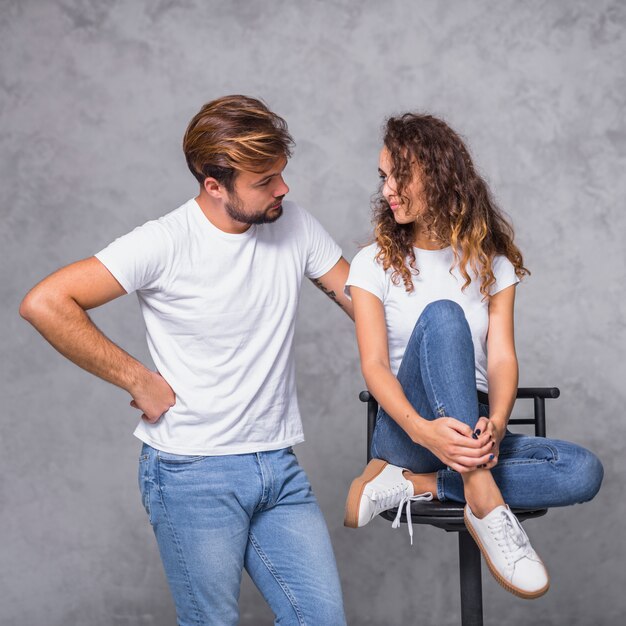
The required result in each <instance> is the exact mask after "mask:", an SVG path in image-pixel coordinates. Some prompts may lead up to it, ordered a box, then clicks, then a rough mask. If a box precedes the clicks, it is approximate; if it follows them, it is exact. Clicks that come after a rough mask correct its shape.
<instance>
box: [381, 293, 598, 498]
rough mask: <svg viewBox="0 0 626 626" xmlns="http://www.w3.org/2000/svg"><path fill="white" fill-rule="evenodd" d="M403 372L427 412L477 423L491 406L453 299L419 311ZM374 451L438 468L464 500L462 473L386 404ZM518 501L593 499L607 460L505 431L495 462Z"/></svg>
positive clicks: (505, 492)
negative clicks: (482, 397) (481, 397)
mask: <svg viewBox="0 0 626 626" xmlns="http://www.w3.org/2000/svg"><path fill="white" fill-rule="evenodd" d="M398 380H399V381H400V384H401V385H402V388H403V390H404V393H405V394H406V396H407V398H408V400H409V402H410V403H411V404H412V405H413V407H414V408H415V410H416V411H417V412H418V413H419V414H420V415H421V416H422V417H424V418H425V419H427V420H434V419H437V418H438V417H444V416H447V417H454V418H456V419H458V420H460V421H462V422H464V423H466V424H468V425H469V426H471V427H472V428H474V426H475V424H476V422H477V421H478V418H479V416H480V415H483V416H487V417H488V416H489V407H487V406H486V405H484V404H479V402H478V396H477V392H476V375H475V365H474V346H473V343H472V337H471V334H470V329H469V325H468V323H467V320H466V319H465V316H464V314H463V309H462V308H461V307H460V306H459V305H458V304H456V303H455V302H452V301H450V300H438V301H436V302H432V303H431V304H429V305H428V306H427V307H426V308H425V309H424V311H423V313H422V315H421V316H420V318H419V319H418V321H417V323H416V325H415V328H414V329H413V333H412V335H411V338H410V339H409V343H408V345H407V348H406V351H405V354H404V358H403V360H402V363H401V365H400V369H399V370H398ZM372 456H373V457H375V458H379V459H384V460H385V461H388V462H389V463H391V464H393V465H397V466H399V467H404V468H406V469H409V470H411V471H412V472H415V473H417V474H426V473H431V472H437V497H438V498H439V500H454V501H456V502H464V501H465V498H464V494H463V479H462V477H461V475H460V474H459V473H457V472H455V471H453V470H450V469H447V468H446V466H445V465H444V464H443V463H442V462H441V461H440V460H439V459H438V458H437V457H436V456H435V455H434V454H432V452H430V451H429V450H427V449H426V448H424V447H422V446H420V445H419V444H416V443H414V442H413V441H412V440H411V439H410V437H409V436H408V435H407V434H406V433H405V432H404V430H402V428H400V426H398V424H397V423H396V422H395V421H394V420H393V419H392V418H391V417H389V415H387V413H385V411H384V410H383V409H380V410H379V412H378V416H377V420H376V427H375V429H374V435H373V438H372ZM491 471H492V474H493V477H494V479H495V481H496V483H497V485H498V487H499V488H500V491H501V492H502V496H503V498H504V501H505V502H507V503H508V504H509V505H511V506H512V507H520V508H523V507H531V508H532V507H541V508H544V507H553V506H566V505H569V504H575V503H577V502H585V501H587V500H591V498H593V497H594V496H595V495H596V493H597V492H598V490H599V489H600V484H601V483H602V477H603V474H604V471H603V468H602V464H601V463H600V461H599V459H598V458H597V457H596V456H595V455H594V454H593V453H591V452H589V451H588V450H586V449H585V448H582V447H581V446H577V445H575V444H573V443H568V442H566V441H559V440H556V439H547V438H543V437H531V436H527V435H521V434H513V433H510V432H507V433H506V436H505V437H504V439H503V440H502V442H501V443H500V454H499V457H498V464H497V465H496V466H495V467H494V468H493V469H492V470H491Z"/></svg>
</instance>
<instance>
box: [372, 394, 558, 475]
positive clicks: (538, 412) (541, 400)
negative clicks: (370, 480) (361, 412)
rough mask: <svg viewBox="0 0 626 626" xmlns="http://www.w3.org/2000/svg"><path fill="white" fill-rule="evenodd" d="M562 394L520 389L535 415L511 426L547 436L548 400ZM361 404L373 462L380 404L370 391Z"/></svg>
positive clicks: (514, 420)
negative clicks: (528, 426)
mask: <svg viewBox="0 0 626 626" xmlns="http://www.w3.org/2000/svg"><path fill="white" fill-rule="evenodd" d="M560 395H561V392H560V391H559V389H558V388H557V387H519V388H518V390H517V394H516V396H515V397H516V398H518V399H532V400H533V402H534V414H533V417H532V418H520V417H515V418H511V419H510V420H509V424H534V426H535V435H536V436H537V437H545V436H546V398H558V397H559V396H560ZM359 400H361V402H367V461H368V463H369V461H371V454H370V450H371V448H372V434H373V433H374V425H375V424H376V414H377V413H378V402H377V401H376V398H374V396H373V395H372V394H371V393H370V392H369V391H362V392H361V393H360V394H359Z"/></svg>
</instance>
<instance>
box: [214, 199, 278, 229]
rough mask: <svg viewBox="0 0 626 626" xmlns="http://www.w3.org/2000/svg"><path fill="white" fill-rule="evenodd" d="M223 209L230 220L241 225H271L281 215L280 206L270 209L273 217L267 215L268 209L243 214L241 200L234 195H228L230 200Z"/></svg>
mask: <svg viewBox="0 0 626 626" xmlns="http://www.w3.org/2000/svg"><path fill="white" fill-rule="evenodd" d="M224 208H225V209H226V213H228V215H229V216H230V217H231V219H234V220H236V221H237V222H241V223H242V224H271V223H272V222H275V221H276V220H277V219H278V218H279V217H280V216H281V215H282V214H283V207H282V206H279V207H278V208H275V209H271V210H272V211H273V212H274V214H273V215H268V211H269V209H265V210H264V211H258V212H256V213H245V212H244V210H243V202H241V199H240V198H239V196H238V195H237V194H235V193H232V194H231V195H230V200H229V201H228V202H226V203H225V204H224Z"/></svg>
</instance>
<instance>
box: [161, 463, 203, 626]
mask: <svg viewBox="0 0 626 626" xmlns="http://www.w3.org/2000/svg"><path fill="white" fill-rule="evenodd" d="M156 471H157V485H156V486H157V489H158V492H159V496H160V500H161V506H162V507H163V513H164V517H165V521H166V523H167V526H168V528H169V529H170V532H171V533H172V537H173V538H174V545H175V546H176V553H177V555H178V562H179V563H180V565H181V568H182V570H183V572H184V573H185V584H186V586H187V592H188V594H189V597H190V598H191V602H192V604H193V606H194V608H195V611H196V624H197V626H202V621H201V615H200V607H199V606H198V602H197V600H196V596H195V595H194V593H193V588H192V585H191V577H190V576H189V570H188V569H187V563H186V562H185V558H184V555H183V549H182V546H181V544H180V539H179V537H178V533H177V532H176V529H175V527H174V524H172V521H171V519H170V516H169V514H168V511H167V506H165V498H164V497H163V490H162V489H161V477H160V463H159V460H158V458H157V459H156Z"/></svg>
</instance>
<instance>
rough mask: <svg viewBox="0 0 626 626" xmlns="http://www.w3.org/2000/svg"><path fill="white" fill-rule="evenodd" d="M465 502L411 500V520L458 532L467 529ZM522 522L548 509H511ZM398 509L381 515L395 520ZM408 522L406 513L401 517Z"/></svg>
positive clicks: (538, 515) (415, 522)
mask: <svg viewBox="0 0 626 626" xmlns="http://www.w3.org/2000/svg"><path fill="white" fill-rule="evenodd" d="M464 506H465V505H464V504H461V503H460V502H449V501H448V502H439V501H438V500H435V501H432V502H411V521H412V522H413V524H430V525H432V526H436V527H437V528H442V529H443V530H447V531H451V532H458V531H462V530H465V522H464V520H463V508H464ZM511 510H512V511H513V513H515V516H516V517H517V519H518V520H520V522H523V521H524V520H527V519H533V518H535V517H541V516H542V515H545V514H546V513H547V512H548V510H547V509H511ZM397 511H398V509H389V510H388V511H384V512H383V513H381V517H384V518H385V519H387V520H390V521H393V520H394V519H395V517H396V514H397ZM401 521H402V522H406V514H405V513H403V514H402V517H401Z"/></svg>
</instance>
